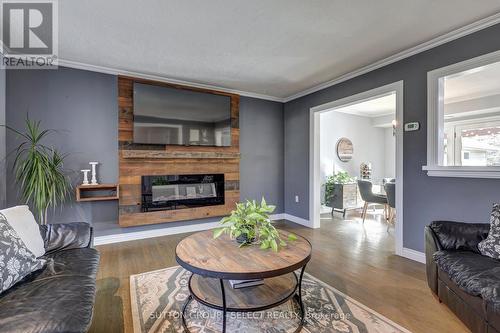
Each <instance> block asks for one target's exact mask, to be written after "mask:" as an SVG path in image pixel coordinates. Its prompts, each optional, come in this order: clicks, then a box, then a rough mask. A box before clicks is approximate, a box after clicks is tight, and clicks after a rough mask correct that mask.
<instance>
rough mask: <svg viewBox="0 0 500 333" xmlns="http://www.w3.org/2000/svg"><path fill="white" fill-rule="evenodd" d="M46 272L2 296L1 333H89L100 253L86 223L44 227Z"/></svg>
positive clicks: (30, 276) (41, 272)
mask: <svg viewBox="0 0 500 333" xmlns="http://www.w3.org/2000/svg"><path fill="white" fill-rule="evenodd" d="M40 233H41V234H42V237H43V239H44V243H45V250H46V253H45V255H44V256H43V258H44V259H46V260H47V264H46V266H45V267H44V268H43V269H42V270H40V271H37V272H35V273H33V274H31V275H29V276H27V277H26V278H25V279H23V280H22V281H21V282H19V283H17V284H16V285H14V286H13V287H12V288H10V289H9V290H7V291H5V292H4V293H2V294H0V332H2V333H14V332H15V333H19V332H23V333H26V332H33V333H34V332H37V333H56V332H57V333H59V332H61V333H62V332H72V333H76V332H87V331H88V329H89V327H90V324H91V322H92V312H93V307H94V299H95V293H96V274H97V269H98V266H99V253H98V252H97V250H95V249H94V248H92V228H91V227H90V225H89V224H87V223H69V224H50V225H46V226H40Z"/></svg>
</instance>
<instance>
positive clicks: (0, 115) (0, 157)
mask: <svg viewBox="0 0 500 333" xmlns="http://www.w3.org/2000/svg"><path fill="white" fill-rule="evenodd" d="M1 60H2V57H1V56H0V61H1ZM0 125H5V69H0ZM5 141H6V140H5V127H2V126H0V209H2V208H5V205H6V200H7V199H6V193H5V181H6V174H5V172H6V169H5V163H4V162H5V145H6V143H5Z"/></svg>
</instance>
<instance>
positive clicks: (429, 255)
mask: <svg viewBox="0 0 500 333" xmlns="http://www.w3.org/2000/svg"><path fill="white" fill-rule="evenodd" d="M440 250H441V245H440V244H439V240H438V238H437V236H436V234H435V233H434V231H432V229H431V228H430V226H426V227H425V273H426V275H427V285H428V286H429V288H430V289H431V290H432V292H433V293H434V294H436V295H437V293H438V275H437V265H436V262H435V261H434V258H433V255H434V253H436V252H437V251H440Z"/></svg>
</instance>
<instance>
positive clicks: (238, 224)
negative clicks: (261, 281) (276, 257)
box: [214, 198, 297, 252]
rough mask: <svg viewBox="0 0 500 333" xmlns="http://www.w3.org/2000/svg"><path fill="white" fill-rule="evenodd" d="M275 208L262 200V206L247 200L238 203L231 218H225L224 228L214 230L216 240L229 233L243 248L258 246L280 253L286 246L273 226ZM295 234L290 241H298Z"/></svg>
mask: <svg viewBox="0 0 500 333" xmlns="http://www.w3.org/2000/svg"><path fill="white" fill-rule="evenodd" d="M274 209H275V206H272V205H268V204H267V203H266V200H264V198H262V201H261V203H260V204H258V203H256V202H255V200H254V201H250V200H247V202H245V203H237V204H236V209H235V210H233V211H232V212H231V215H230V216H227V217H224V218H223V219H222V220H221V221H220V224H221V225H222V227H220V228H217V229H215V230H214V238H218V237H220V236H221V235H222V234H224V233H227V234H229V237H231V238H232V239H236V241H237V242H238V243H240V247H241V246H245V245H252V244H258V245H260V248H261V249H263V250H266V249H270V248H271V249H273V251H275V252H278V250H279V248H280V247H283V246H286V245H287V244H286V242H285V241H284V240H283V239H281V237H280V234H279V232H278V230H276V228H275V227H274V226H273V225H272V222H271V219H270V218H269V214H271V213H272V212H273V211H274ZM296 239H297V236H295V235H294V234H289V235H288V240H290V241H293V240H296Z"/></svg>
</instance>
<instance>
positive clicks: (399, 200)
mask: <svg viewBox="0 0 500 333" xmlns="http://www.w3.org/2000/svg"><path fill="white" fill-rule="evenodd" d="M394 91H395V92H396V124H397V125H396V221H397V223H396V254H397V255H403V101H404V99H403V97H404V96H403V93H404V84H403V81H398V82H395V83H391V84H388V85H385V86H382V87H378V88H375V89H372V90H369V91H365V92H362V93H359V94H356V95H352V96H349V97H346V98H342V99H339V100H336V101H333V102H329V103H326V104H322V105H318V106H315V107H312V108H311V109H310V138H309V143H310V146H309V219H310V222H309V226H310V227H311V228H319V227H320V223H321V222H320V209H321V199H320V192H321V184H320V147H319V145H320V127H319V121H320V114H321V113H322V112H327V111H331V110H332V109H335V108H339V107H341V106H346V105H349V104H355V103H360V102H363V101H366V100H370V99H372V98H374V97H377V96H380V95H384V94H387V93H391V92H394Z"/></svg>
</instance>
